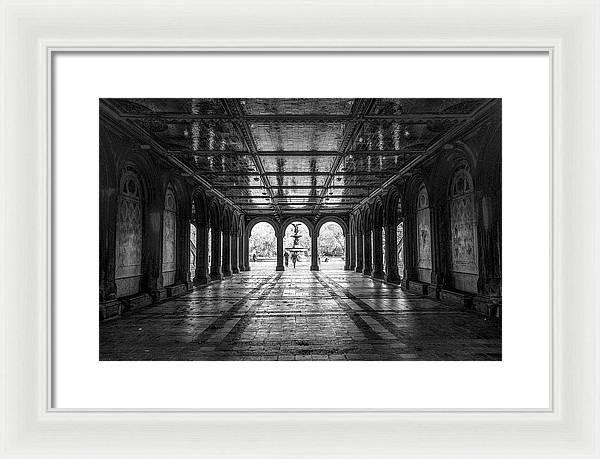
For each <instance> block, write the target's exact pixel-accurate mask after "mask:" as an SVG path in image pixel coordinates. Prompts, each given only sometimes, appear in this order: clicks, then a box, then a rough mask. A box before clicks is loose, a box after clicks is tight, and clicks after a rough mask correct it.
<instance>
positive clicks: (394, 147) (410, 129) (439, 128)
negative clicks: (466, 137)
mask: <svg viewBox="0 0 600 459" xmlns="http://www.w3.org/2000/svg"><path fill="white" fill-rule="evenodd" d="M460 122H461V121H459V120H451V119H442V120H432V121H429V122H427V123H402V122H398V121H389V120H380V121H369V122H365V123H364V124H363V125H362V128H361V129H360V132H359V134H358V135H357V136H356V137H355V139H354V142H353V144H352V148H351V149H352V150H354V151H357V150H360V151H381V150H384V151H407V150H417V151H425V150H426V149H427V148H428V147H430V146H431V144H433V143H434V142H435V141H436V140H437V139H438V138H440V137H441V136H442V135H443V134H445V133H446V132H448V131H449V130H450V129H452V128H453V127H455V126H457V125H458V124H459V123H460Z"/></svg>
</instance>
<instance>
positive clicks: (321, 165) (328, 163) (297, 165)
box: [259, 155, 335, 173]
mask: <svg viewBox="0 0 600 459" xmlns="http://www.w3.org/2000/svg"><path fill="white" fill-rule="evenodd" d="M259 157H260V160H261V162H262V164H263V167H264V169H265V172H307V173H311V172H329V171H330V170H331V167H332V166H333V162H334V161H335V156H333V155H319V156H299V155H294V156H264V155H259Z"/></svg>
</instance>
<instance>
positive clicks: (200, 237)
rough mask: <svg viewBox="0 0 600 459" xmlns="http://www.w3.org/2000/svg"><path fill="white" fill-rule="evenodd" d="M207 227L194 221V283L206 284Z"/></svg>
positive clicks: (207, 267)
mask: <svg viewBox="0 0 600 459" xmlns="http://www.w3.org/2000/svg"><path fill="white" fill-rule="evenodd" d="M208 269H209V266H208V227H207V226H206V224H204V223H202V224H200V223H196V274H195V275H194V279H193V280H194V285H198V286H200V285H206V284H208V275H207V274H208Z"/></svg>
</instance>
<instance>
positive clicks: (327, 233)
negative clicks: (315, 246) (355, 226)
mask: <svg viewBox="0 0 600 459" xmlns="http://www.w3.org/2000/svg"><path fill="white" fill-rule="evenodd" d="M345 243H346V241H345V238H344V232H343V231H342V228H341V226H340V225H338V224H337V223H335V222H330V223H325V224H324V225H323V226H322V227H321V232H320V233H319V254H320V255H321V256H326V257H343V256H344V246H345Z"/></svg>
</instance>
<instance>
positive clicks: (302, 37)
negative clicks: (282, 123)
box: [0, 0, 600, 458]
mask: <svg viewBox="0 0 600 459" xmlns="http://www.w3.org/2000/svg"><path fill="white" fill-rule="evenodd" d="M0 18H1V24H2V30H3V33H2V35H1V40H2V41H1V49H2V69H3V70H2V72H1V73H0V82H1V87H2V95H1V97H0V101H1V102H0V104H1V105H0V109H1V115H0V119H1V120H2V123H1V129H2V131H1V133H0V142H2V144H1V145H2V148H1V155H0V177H1V182H0V192H1V193H0V195H1V196H2V199H1V200H0V202H1V211H0V231H1V233H0V254H1V256H0V258H1V261H0V279H2V284H1V288H0V313H1V316H0V327H1V328H0V336H1V338H2V341H1V348H2V352H0V377H1V381H0V383H1V386H0V389H1V392H0V413H1V414H0V457H11V458H12V457H33V456H35V457H67V456H70V457H132V456H143V457H188V456H190V457H193V456H197V457H228V456H240V457H260V458H264V457H278V458H281V457H344V458H349V457H370V458H373V457H425V456H426V457H440V458H441V457H445V458H450V457H456V458H458V457H466V456H473V457H478V458H485V457H489V458H491V457H511V458H529V457H532V456H536V457H548V458H549V457H560V458H575V457H577V458H600V426H599V422H598V420H599V419H600V397H599V387H600V378H599V369H600V365H599V363H600V362H599V352H598V351H599V349H598V343H599V337H600V336H599V334H600V313H599V312H598V304H599V301H598V293H597V289H595V285H596V284H597V277H598V275H600V265H599V261H598V259H599V258H598V240H599V239H598V234H599V233H598V230H599V229H600V228H599V225H598V215H599V213H598V211H597V209H598V208H599V207H600V188H599V186H598V184H597V183H598V181H597V177H598V173H600V167H599V166H600V155H599V153H600V148H599V146H600V141H599V138H600V135H599V134H598V125H599V123H598V122H599V121H600V120H599V115H600V92H599V89H600V88H599V81H600V80H599V77H600V72H599V70H600V52H599V51H600V49H599V48H600V45H599V43H600V3H599V2H598V1H594V0H588V1H584V0H582V1H579V0H575V1H574V0H556V1H550V2H548V1H542V0H526V1H523V2H519V3H510V4H506V3H505V2H500V1H487V2H481V1H474V0H467V1H460V2H459V1H456V0H452V1H443V0H429V1H426V2H417V3H414V2H413V3H410V2H376V3H372V2H365V1H352V0H346V1H343V2H342V1H334V0H331V1H322V2H300V1H289V2H277V1H272V0H264V1H256V0H249V1H235V0H229V1H220V2H216V1H215V2H208V1H207V2H197V1H192V0H176V1H173V2H165V1H149V2H144V3H140V2H136V1H116V0H104V1H86V2H78V3H73V2H71V1H68V0H50V1H47V2H44V3H40V2H34V1H29V0H21V1H16V0H15V1H4V2H2V3H1V7H0ZM536 50H537V51H544V52H548V53H549V54H550V58H551V59H550V60H551V65H552V68H551V75H552V87H551V94H550V98H551V115H552V116H551V133H552V134H551V142H550V145H551V155H552V176H551V182H552V189H553V196H552V198H553V199H552V200H553V202H552V213H551V222H550V224H551V227H552V260H551V262H552V281H553V284H552V305H551V307H552V318H553V321H552V324H553V329H552V335H553V340H552V342H553V346H554V348H553V349H552V355H553V362H552V380H553V382H554V384H553V386H552V392H553V394H552V399H553V406H552V409H551V410H549V411H537V412H536V411H524V410H520V411H506V410H503V411H495V412H494V411H488V412H484V411H478V412H475V411H473V412H469V411H463V412H461V411H453V412H439V411H426V410H411V411H403V412H393V411H376V410H363V411H354V412H352V411H328V412H318V411H279V412H275V411H266V410H257V411H244V412H242V411H231V410H229V411H224V410H223V411H220V410H216V411H175V410H163V411H143V410H141V411H139V410H138V411H121V412H119V411H102V412H100V411H90V410H54V409H51V408H50V402H49V390H48V375H49V371H50V368H51V365H52V355H51V352H50V350H51V346H50V345H51V335H50V327H51V324H52V316H51V304H52V295H51V292H52V290H51V272H52V271H51V270H52V259H51V257H50V254H51V243H52V231H51V230H52V196H51V194H50V192H49V190H50V189H51V188H50V186H51V182H50V179H51V167H52V162H51V152H52V141H51V140H52V137H51V133H52V132H51V119H52V106H51V104H50V100H51V99H50V94H51V89H52V88H51V84H50V83H51V78H50V77H51V73H50V71H51V67H50V63H51V60H52V55H53V53H56V52H65V51H69V52H105V51H143V52H151V51H152V52H174V51H179V52H192V51H214V52H229V51H241V52H244V51H264V52H272V51H278V52H291V53H293V52H299V51H304V52H322V51H339V52H349V51H368V52H381V51H388V52H392V51H396V52H400V51H404V52H406V51H410V52H442V53H444V52H486V53H490V52H491V53H493V52H522V51H536ZM532 288H535V286H532ZM508 307H510V305H509V306H508Z"/></svg>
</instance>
